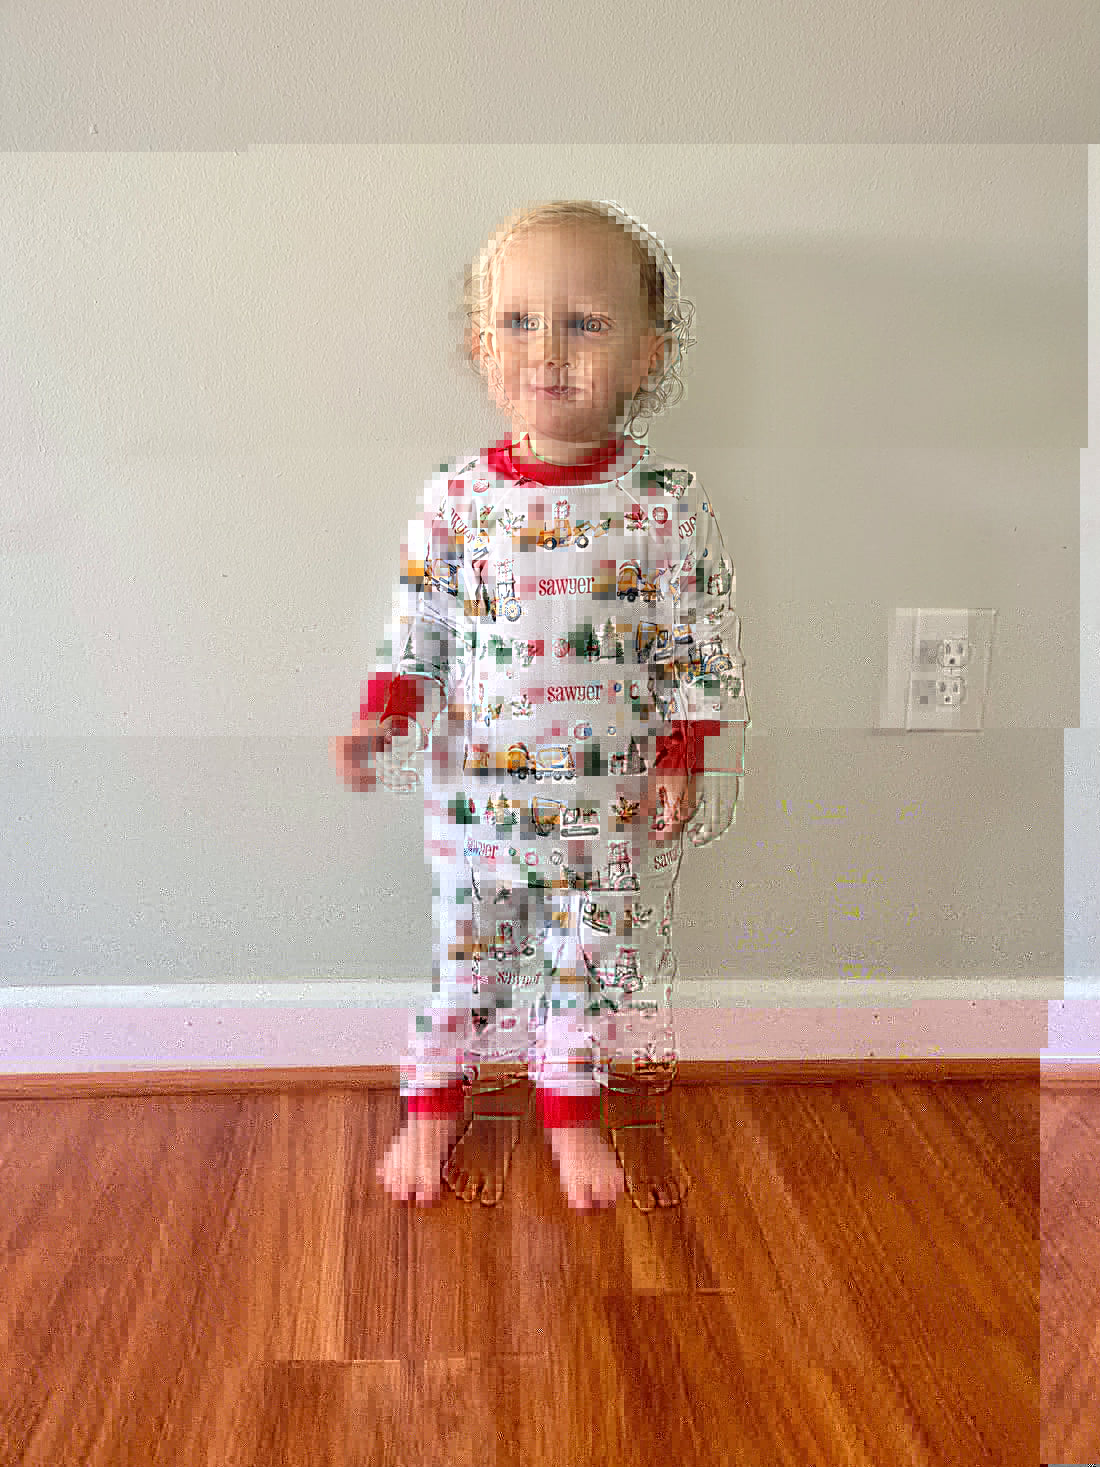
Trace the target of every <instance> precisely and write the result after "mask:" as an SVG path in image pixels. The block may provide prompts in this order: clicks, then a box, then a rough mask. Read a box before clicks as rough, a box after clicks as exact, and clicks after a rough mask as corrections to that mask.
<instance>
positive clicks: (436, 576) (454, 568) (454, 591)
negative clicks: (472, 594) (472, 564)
mask: <svg viewBox="0 0 1100 1467" xmlns="http://www.w3.org/2000/svg"><path fill="white" fill-rule="evenodd" d="M437 586H438V587H439V589H440V590H441V591H445V592H446V593H447V595H448V596H457V595H458V565H457V563H455V562H454V561H450V560H435V561H433V560H425V562H424V589H425V591H432V590H434V589H435V588H436V587H437Z"/></svg>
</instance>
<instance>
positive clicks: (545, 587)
mask: <svg viewBox="0 0 1100 1467" xmlns="http://www.w3.org/2000/svg"><path fill="white" fill-rule="evenodd" d="M628 443H629V440H628ZM623 462H626V460H622V461H620V463H619V464H617V465H615V468H618V469H621V467H622V463H623ZM615 468H613V469H612V470H610V472H614V471H615ZM562 477H564V478H566V479H567V478H568V475H564V476H562ZM404 560H405V568H404V573H403V576H402V585H401V588H400V591H399V592H398V596H397V598H396V602H395V607H394V614H393V618H392V621H391V624H390V628H389V636H388V639H387V641H386V643H384V644H383V646H382V648H381V649H380V657H381V659H382V665H383V667H384V668H386V669H388V670H389V671H390V672H391V673H394V674H397V675H398V676H399V678H401V679H402V680H418V679H425V678H426V679H434V680H435V681H436V682H437V683H438V684H439V685H440V687H441V688H442V689H443V690H444V692H445V695H446V709H445V711H444V713H443V714H442V715H441V717H440V719H439V720H437V724H436V727H435V729H434V731H433V734H432V742H431V746H430V748H429V750H428V753H427V756H426V759H425V779H424V792H425V855H426V859H428V860H429V861H430V863H431V866H432V870H433V890H434V902H435V914H434V915H435V933H436V942H435V952H434V974H433V978H434V994H433V1000H432V1003H431V1006H430V1008H426V1009H425V1010H424V1012H423V1013H422V1014H420V1015H418V1016H417V1017H416V1018H415V1019H414V1021H413V1028H412V1033H411V1035H410V1043H409V1049H408V1051H407V1053H406V1055H405V1056H404V1059H403V1061H402V1067H401V1077H402V1078H401V1090H402V1094H403V1095H405V1096H406V1097H408V1099H409V1103H410V1109H421V1108H423V1109H441V1110H455V1109H457V1108H459V1107H460V1105H461V1097H460V1092H459V1091H458V1090H457V1088H456V1081H457V1079H458V1077H459V1076H460V1074H461V1072H462V1069H463V1067H464V1066H468V1065H471V1064H476V1063H477V1057H478V1056H480V1057H481V1058H488V1057H490V1056H491V1055H495V1056H496V1057H500V1058H503V1057H505V1056H507V1057H509V1058H512V1059H515V1058H517V1057H520V1056H523V1057H525V1058H526V1060H527V1063H528V1069H529V1073H530V1074H531V1076H532V1078H533V1079H534V1080H535V1082H536V1084H537V1085H538V1086H539V1089H540V1104H541V1102H542V1099H543V1093H544V1092H545V1093H546V1094H548V1095H551V1096H558V1097H562V1096H572V1097H574V1098H575V1101H576V1104H575V1105H574V1106H573V1107H572V1110H571V1109H570V1106H569V1105H568V1104H567V1103H565V1102H561V1104H560V1105H559V1106H558V1109H557V1110H554V1109H553V1107H552V1108H551V1112H549V1113H551V1114H554V1115H566V1114H573V1115H577V1116H579V1115H581V1114H582V1112H583V1113H584V1114H590V1113H591V1112H590V1106H591V1102H592V1101H593V1100H594V1098H595V1097H597V1096H598V1091H599V1087H600V1086H601V1085H606V1084H607V1076H608V1067H609V1065H610V1063H611V1062H612V1061H613V1060H615V1059H618V1060H620V1061H624V1062H629V1063H630V1064H635V1065H636V1064H638V1063H641V1062H643V1061H652V1062H660V1063H674V1061H675V1045H674V1039H673V1033H672V1024H671V1007H670V1000H671V984H672V977H673V974H674V972H675V958H674V956H673V953H672V949H671V945H670V933H671V921H672V913H673V904H674V890H675V884H676V878H677V874H678V872H679V868H680V860H681V847H680V841H679V839H678V838H677V839H675V840H671V841H668V842H660V843H659V842H657V841H655V840H654V839H653V837H652V834H651V832H650V830H649V829H648V827H647V825H646V824H645V823H644V822H643V819H642V802H643V799H644V797H645V794H646V791H647V788H648V786H649V783H650V779H651V777H652V775H653V773H654V772H655V771H658V772H659V770H660V769H661V768H662V767H663V765H664V762H665V761H667V760H668V759H669V756H670V752H671V751H673V750H675V749H676V748H681V749H682V750H687V749H688V746H689V744H691V745H693V744H694V740H695V736H696V734H697V733H698V732H699V730H705V731H706V732H708V733H716V732H717V731H719V730H721V731H722V732H723V733H729V732H731V731H732V732H734V733H735V734H737V735H739V736H740V737H739V738H738V739H737V740H735V742H736V745H737V748H738V751H739V752H738V758H739V759H740V760H741V761H743V732H744V729H745V727H746V726H747V724H748V708H747V703H746V700H745V696H744V687H743V659H742V658H741V655H740V648H739V644H740V623H739V619H738V616H737V613H736V611H735V610H734V606H733V599H732V597H733V588H734V581H735V576H734V568H733V564H732V562H731V561H730V559H729V557H728V556H727V555H726V553H725V548H724V545H723V543H722V538H721V534H720V532H719V530H718V525H717V522H716V520H715V518H714V513H713V510H712V508H711V507H710V505H709V503H708V501H707V499H706V497H705V496H704V495H703V493H702V491H701V489H700V487H699V485H698V483H697V481H696V479H695V476H694V475H693V474H692V473H691V472H690V471H689V470H687V469H684V468H677V467H674V466H668V465H665V464H664V462H663V461H657V460H654V459H653V457H652V455H650V453H649V450H648V449H646V450H644V456H643V457H642V458H641V460H640V461H639V463H638V464H636V465H635V466H634V467H633V468H628V469H626V470H625V472H620V473H619V476H618V477H617V478H615V479H609V480H605V481H603V482H593V483H576V484H570V483H565V484H555V485H548V484H544V483H534V482H533V481H532V480H531V479H530V478H528V477H526V476H525V473H524V472H523V471H522V470H521V469H518V468H517V467H516V466H515V465H514V464H513V463H512V461H511V456H510V453H509V452H508V451H507V448H506V446H505V445H504V444H498V445H495V446H494V448H493V449H490V450H488V451H487V452H485V453H482V454H481V455H479V456H478V457H476V458H473V459H471V460H469V461H468V462H465V463H462V464H460V465H458V466H455V467H449V466H444V467H443V468H442V469H441V470H440V473H439V474H438V475H436V476H435V477H434V478H433V479H432V480H430V481H429V483H428V485H427V486H426V494H425V499H424V504H423V511H422V514H421V516H420V518H419V519H418V520H413V521H412V522H411V523H410V525H409V539H408V542H407V544H406V545H405V547H404ZM417 685H418V684H415V683H412V682H408V683H407V686H417ZM677 739H679V740H680V741H681V743H679V744H677V743H676V740H677ZM699 742H700V743H701V742H702V741H701V740H700V741H699ZM728 747H729V744H728V741H727V749H728ZM684 757H685V754H684V753H681V754H680V756H679V758H678V760H677V758H676V756H675V755H673V758H672V762H673V764H674V765H677V763H678V767H683V765H684ZM726 757H727V758H728V757H729V756H728V753H727V755H726ZM688 764H689V767H691V758H690V757H689V758H688ZM726 767H728V765H727V766H726ZM740 767H743V762H742V764H741V765H740ZM738 772H739V770H738ZM543 984H547V985H548V987H549V991H548V992H546V993H543V992H542V985H543ZM586 1106H588V1107H589V1109H588V1110H585V1107H586Z"/></svg>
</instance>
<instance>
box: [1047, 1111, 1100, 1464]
mask: <svg viewBox="0 0 1100 1467" xmlns="http://www.w3.org/2000/svg"><path fill="white" fill-rule="evenodd" d="M1039 1144H1040V1157H1041V1167H1042V1178H1043V1196H1042V1217H1041V1228H1040V1238H1041V1248H1042V1281H1041V1285H1042V1315H1041V1341H1042V1350H1041V1360H1042V1397H1041V1416H1042V1424H1043V1430H1042V1455H1043V1459H1044V1460H1045V1461H1050V1462H1096V1461H1100V1185H1098V1183H1100V1089H1096V1088H1093V1089H1090V1090H1076V1089H1075V1090H1069V1089H1066V1090H1056V1091H1053V1092H1048V1091H1047V1089H1046V1087H1045V1086H1044V1089H1043V1104H1042V1116H1041V1124H1040V1143H1039Z"/></svg>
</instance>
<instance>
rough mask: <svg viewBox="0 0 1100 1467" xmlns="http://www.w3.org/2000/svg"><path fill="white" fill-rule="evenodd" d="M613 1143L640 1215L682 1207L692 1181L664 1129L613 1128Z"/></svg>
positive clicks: (650, 1126) (648, 1126)
mask: <svg viewBox="0 0 1100 1467" xmlns="http://www.w3.org/2000/svg"><path fill="white" fill-rule="evenodd" d="M611 1139H612V1141H613V1142H614V1145H615V1154H616V1156H617V1157H618V1158H619V1160H620V1162H621V1163H622V1167H623V1172H624V1173H625V1175H626V1190H627V1191H628V1192H629V1193H630V1198H631V1201H632V1202H633V1203H634V1206H635V1207H637V1208H638V1209H639V1211H641V1212H652V1211H653V1209H654V1208H655V1207H678V1206H679V1205H680V1203H681V1202H682V1201H683V1200H684V1198H685V1197H686V1196H687V1194H688V1189H689V1187H690V1186H691V1178H690V1177H689V1176H688V1174H687V1172H686V1171H685V1170H684V1164H683V1162H682V1161H681V1160H680V1158H679V1157H678V1156H677V1155H676V1152H675V1151H674V1150H673V1148H672V1146H671V1145H670V1143H669V1141H668V1140H667V1139H666V1137H665V1133H664V1130H663V1129H662V1127H661V1126H659V1125H657V1124H654V1125H646V1126H623V1127H621V1128H616V1127H614V1126H613V1127H612V1129H611Z"/></svg>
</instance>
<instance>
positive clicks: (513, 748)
mask: <svg viewBox="0 0 1100 1467" xmlns="http://www.w3.org/2000/svg"><path fill="white" fill-rule="evenodd" d="M505 762H506V764H507V768H508V773H509V774H511V775H514V776H515V778H516V779H526V778H527V776H528V774H531V773H533V772H534V768H535V761H534V760H533V759H532V758H531V751H530V749H528V747H527V745H526V744H509V746H508V752H507V754H506V755H505Z"/></svg>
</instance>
